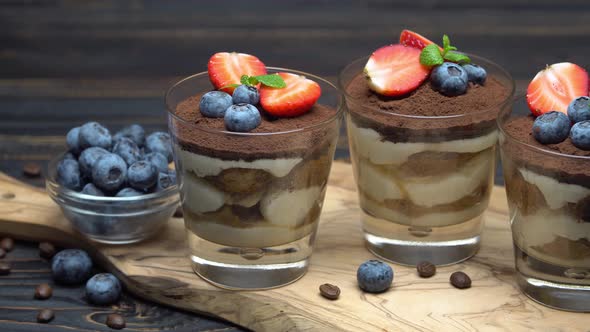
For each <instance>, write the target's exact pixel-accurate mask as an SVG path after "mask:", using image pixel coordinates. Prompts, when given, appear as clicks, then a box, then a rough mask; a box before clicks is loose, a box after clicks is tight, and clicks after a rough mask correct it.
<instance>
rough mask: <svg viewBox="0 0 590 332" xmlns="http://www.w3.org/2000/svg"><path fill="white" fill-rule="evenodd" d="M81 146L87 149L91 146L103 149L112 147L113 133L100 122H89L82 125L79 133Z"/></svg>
mask: <svg viewBox="0 0 590 332" xmlns="http://www.w3.org/2000/svg"><path fill="white" fill-rule="evenodd" d="M78 139H79V142H80V148H82V149H85V148H89V147H91V146H98V147H101V148H103V149H110V147H111V145H112V142H113V140H112V137H111V133H110V132H109V130H108V129H106V128H105V127H103V126H101V125H100V124H99V123H98V122H88V123H85V124H84V125H82V127H80V133H79V135H78Z"/></svg>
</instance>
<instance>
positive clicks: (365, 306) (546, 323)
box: [0, 163, 590, 331]
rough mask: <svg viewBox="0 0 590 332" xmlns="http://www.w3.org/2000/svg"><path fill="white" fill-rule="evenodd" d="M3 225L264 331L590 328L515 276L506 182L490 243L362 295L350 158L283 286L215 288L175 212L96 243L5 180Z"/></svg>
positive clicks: (135, 285)
mask: <svg viewBox="0 0 590 332" xmlns="http://www.w3.org/2000/svg"><path fill="white" fill-rule="evenodd" d="M0 181H1V182H0V184H1V185H0V197H6V195H5V194H6V193H7V192H11V193H14V194H15V197H14V198H12V199H9V200H7V199H0V226H1V227H3V229H7V230H8V231H9V232H10V233H13V234H14V235H15V236H19V237H27V238H32V239H39V238H45V237H50V238H53V239H54V240H59V241H60V242H66V243H72V242H73V243H77V244H78V245H81V246H84V247H87V248H88V249H89V251H90V252H91V253H92V254H93V255H95V256H96V258H97V260H99V261H101V262H103V263H104V265H105V266H106V267H107V269H108V270H111V271H113V272H114V273H116V274H117V275H118V276H119V277H120V278H121V279H122V280H123V282H124V283H125V284H126V286H127V287H128V289H130V290H131V291H132V292H135V293H137V294H141V296H143V297H145V298H147V299H151V300H154V301H157V302H161V303H165V304H168V305H171V306H175V307H179V308H183V309H186V310H191V311H198V312H208V313H210V314H213V315H216V316H219V317H222V318H225V319H227V320H230V321H232V322H235V323H237V324H240V325H242V326H245V327H248V328H251V329H254V330H257V331H285V330H289V331H295V330H306V331H334V330H345V331H401V330H407V331H410V330H420V331H440V330H442V329H444V330H456V331H475V330H486V329H493V330H507V331H529V330H545V331H546V330H552V331H585V330H587V329H588V326H589V324H590V316H588V315H587V314H575V313H568V312H561V311H557V310H553V309H549V308H546V307H543V306H541V305H539V304H536V303H534V302H533V301H531V300H529V299H528V298H527V297H526V296H525V295H523V294H522V293H521V292H520V291H519V290H518V287H517V286H516V285H515V280H514V273H515V272H514V260H513V256H512V242H511V234H510V231H509V225H508V211H507V206H506V197H505V193H504V190H503V189H502V188H501V187H496V188H495V189H494V192H493V194H492V203H491V206H490V208H489V209H488V211H487V212H486V222H487V225H486V227H485V230H484V233H483V247H482V249H481V251H480V252H479V253H478V254H477V255H476V256H475V257H474V258H472V259H470V260H468V261H467V262H464V263H461V264H457V265H455V266H450V267H441V268H439V269H438V272H437V274H436V275H435V276H434V277H433V278H430V279H420V278H419V277H418V276H417V275H416V271H415V269H414V268H410V267H402V266H394V269H395V281H394V286H393V288H392V289H390V290H389V291H388V292H386V293H382V294H377V295H374V294H366V293H362V292H361V291H360V290H359V289H358V287H357V285H356V278H355V275H356V268H357V267H358V265H359V264H360V263H362V262H363V261H364V260H366V259H369V258H371V257H372V256H371V254H370V253H369V252H368V251H367V250H366V249H365V248H364V246H363V239H362V235H361V230H360V225H359V221H358V218H359V215H360V211H359V207H358V201H357V193H356V186H355V184H354V182H353V179H352V170H351V167H350V165H349V164H344V163H335V165H334V167H333V171H332V174H331V178H330V184H329V188H328V192H327V194H326V201H325V204H324V211H323V213H322V217H321V221H320V227H319V235H318V238H317V244H316V247H315V252H314V255H313V257H312V262H311V267H310V270H309V272H308V274H307V275H306V276H305V277H303V278H302V279H300V280H299V281H297V282H295V283H293V284H291V285H289V286H286V287H283V288H279V289H275V290H268V291H259V292H230V291H224V290H221V289H218V288H215V287H213V286H211V285H209V284H207V283H206V282H204V281H203V280H201V279H200V278H198V277H197V276H196V275H195V274H194V273H193V272H192V270H191V268H190V263H189V260H188V259H187V248H186V244H185V236H184V226H183V223H182V221H181V220H178V219H172V220H171V221H170V223H169V224H168V226H167V228H166V229H165V231H163V232H162V234H161V235H160V236H158V237H157V238H155V239H153V240H150V241H146V242H143V243H141V244H136V245H129V246H119V247H113V246H110V247H109V246H104V245H91V244H89V243H88V242H86V241H83V240H82V239H80V238H79V237H78V236H76V235H75V234H74V233H72V231H71V229H70V227H69V225H68V224H67V222H66V221H65V220H64V219H63V217H62V216H61V213H60V212H59V209H58V208H57V206H55V205H54V204H53V203H52V202H51V201H50V200H49V198H48V197H47V196H46V195H45V194H44V193H43V192H42V191H40V190H34V189H32V188H27V187H23V186H22V185H20V184H18V183H16V182H14V181H12V180H10V179H8V178H2V179H1V180H0ZM457 270H462V271H465V272H466V273H468V274H469V275H470V276H471V278H472V279H473V286H472V288H470V289H468V290H457V289H455V288H453V287H452V286H451V285H450V284H449V275H450V274H451V273H452V272H454V271H457ZM325 282H330V283H334V284H337V285H338V286H340V287H341V289H342V295H341V297H340V299H339V300H337V301H334V302H332V301H329V300H326V299H324V298H322V297H321V296H320V295H319V293H318V287H319V285H320V284H322V283H325Z"/></svg>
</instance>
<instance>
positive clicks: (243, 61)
mask: <svg viewBox="0 0 590 332" xmlns="http://www.w3.org/2000/svg"><path fill="white" fill-rule="evenodd" d="M207 71H208V72H209V80H211V84H213V86H214V87H215V88H216V89H219V90H222V91H225V92H227V93H229V94H232V93H233V92H234V89H235V88H234V87H227V86H228V85H231V84H240V78H241V77H242V75H248V76H258V75H265V74H266V66H265V65H264V63H262V61H260V60H259V59H258V58H257V57H255V56H253V55H250V54H245V53H236V52H231V53H230V52H220V53H215V54H213V56H212V57H211V58H210V59H209V63H208V65H207Z"/></svg>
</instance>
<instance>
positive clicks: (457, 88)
mask: <svg viewBox="0 0 590 332" xmlns="http://www.w3.org/2000/svg"><path fill="white" fill-rule="evenodd" d="M430 83H431V84H432V88H433V89H434V90H436V91H438V92H440V93H442V94H443V95H445V96H449V97H452V96H458V95H462V94H464V93H466V92H467V87H468V86H469V84H468V83H469V79H468V76H467V71H466V70H465V69H463V67H461V66H459V65H458V64H456V63H452V62H445V63H443V64H442V65H440V66H436V67H434V69H433V70H432V73H431V74H430Z"/></svg>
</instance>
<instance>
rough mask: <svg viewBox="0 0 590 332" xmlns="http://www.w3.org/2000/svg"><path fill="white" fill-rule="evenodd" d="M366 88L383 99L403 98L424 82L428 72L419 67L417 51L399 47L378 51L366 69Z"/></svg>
mask: <svg viewBox="0 0 590 332" xmlns="http://www.w3.org/2000/svg"><path fill="white" fill-rule="evenodd" d="M364 71H365V75H366V76H367V78H368V82H369V87H370V88H371V89H372V90H373V91H375V92H377V93H379V94H381V95H384V96H391V97H393V96H403V95H405V94H408V93H409V92H412V91H414V90H416V89H418V87H419V86H420V84H422V82H424V80H426V78H427V77H428V74H429V73H430V69H429V68H428V67H426V66H423V65H422V64H421V63H420V50H419V49H417V48H414V47H409V46H404V45H401V44H395V45H389V46H384V47H381V48H380V49H378V50H376V51H375V52H373V54H372V55H371V57H370V58H369V61H367V64H366V65H365V70H364Z"/></svg>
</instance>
